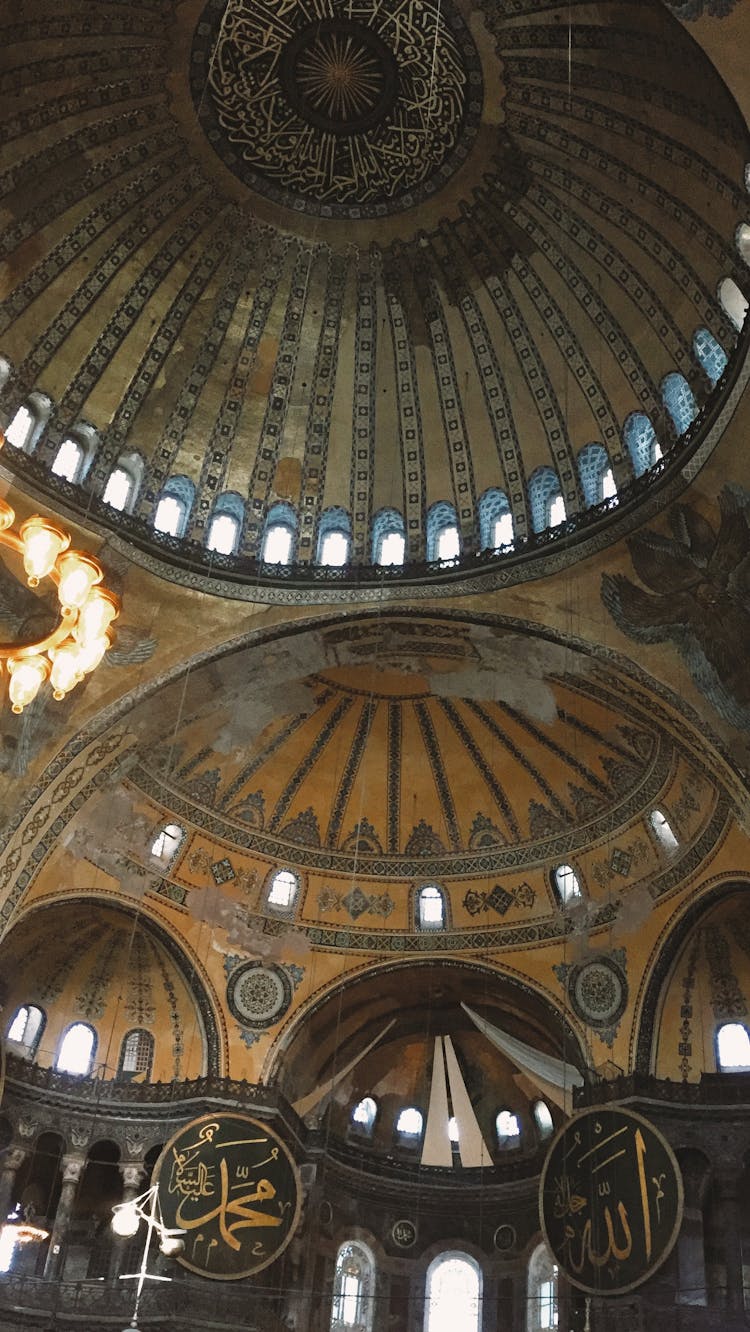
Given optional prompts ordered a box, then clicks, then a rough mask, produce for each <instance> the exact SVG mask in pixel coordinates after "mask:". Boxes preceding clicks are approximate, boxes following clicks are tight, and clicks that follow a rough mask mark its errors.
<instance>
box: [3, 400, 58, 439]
mask: <svg viewBox="0 0 750 1332" xmlns="http://www.w3.org/2000/svg"><path fill="white" fill-rule="evenodd" d="M51 411H52V403H51V401H50V399H49V398H48V397H47V396H46V395H45V394H44V393H36V392H35V393H30V394H29V396H28V398H27V399H26V402H24V403H22V405H21V406H20V407H19V408H18V411H17V412H16V414H15V416H14V417H13V418H12V420H11V421H10V422H9V424H8V428H7V429H6V431H5V442H6V444H10V445H12V447H13V448H14V449H20V450H22V452H23V453H33V451H34V449H35V447H36V444H37V440H38V439H39V436H40V435H41V434H42V431H43V430H44V427H45V426H46V424H47V421H48V420H49V416H50V412H51Z"/></svg>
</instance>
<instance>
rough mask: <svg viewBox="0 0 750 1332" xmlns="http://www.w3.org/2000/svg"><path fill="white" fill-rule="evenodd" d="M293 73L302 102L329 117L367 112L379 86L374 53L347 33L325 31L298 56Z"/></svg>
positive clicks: (350, 116) (380, 80)
mask: <svg viewBox="0 0 750 1332" xmlns="http://www.w3.org/2000/svg"><path fill="white" fill-rule="evenodd" d="M296 72H297V82H298V85H299V89H300V92H301V93H302V95H303V96H304V97H305V99H306V101H307V102H308V103H309V104H310V106H312V107H313V108H314V109H315V110H316V111H319V112H322V113H323V114H324V115H325V116H327V117H328V118H329V119H331V120H341V121H347V120H353V119H357V118H359V117H361V116H364V115H367V113H368V111H371V110H372V108H373V107H374V106H375V105H376V104H377V102H378V99H379V97H380V94H381V92H382V88H383V75H382V70H381V68H380V66H379V63H378V61H377V59H376V57H375V55H374V54H373V53H372V52H371V51H368V50H367V49H366V48H365V47H364V46H363V45H361V43H359V42H358V41H357V40H356V39H355V38H354V37H353V36H352V35H351V34H339V33H328V34H326V35H325V36H321V37H320V38H318V40H317V41H316V42H315V43H314V44H313V45H311V46H310V47H308V49H307V50H306V51H304V52H302V53H301V55H300V56H299V59H298V61H297V71H296Z"/></svg>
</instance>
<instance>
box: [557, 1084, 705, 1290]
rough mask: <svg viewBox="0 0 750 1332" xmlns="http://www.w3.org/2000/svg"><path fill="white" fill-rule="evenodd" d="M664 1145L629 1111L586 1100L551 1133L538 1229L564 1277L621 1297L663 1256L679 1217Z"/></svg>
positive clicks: (677, 1184) (674, 1171) (678, 1181)
mask: <svg viewBox="0 0 750 1332" xmlns="http://www.w3.org/2000/svg"><path fill="white" fill-rule="evenodd" d="M682 1204H683V1195H682V1177H681V1175H680V1168H679V1166H678V1164H677V1161H676V1160H675V1157H674V1154H673V1152H672V1149H671V1147H670V1146H669V1143H668V1142H666V1141H665V1139H664V1138H663V1137H662V1135H661V1133H659V1131H658V1130H657V1129H656V1128H655V1127H654V1125H653V1124H651V1123H649V1121H648V1120H647V1119H644V1118H643V1116H642V1115H638V1114H636V1113H635V1112H634V1111H632V1110H623V1109H621V1108H620V1107H618V1106H606V1105H602V1106H594V1107H593V1108H592V1109H590V1110H584V1111H582V1112H581V1113H580V1114H578V1115H574V1116H573V1118H572V1119H570V1120H568V1123H567V1124H566V1125H565V1127H564V1128H563V1129H561V1131H560V1132H559V1133H558V1134H557V1136H556V1137H555V1139H554V1140H553V1142H552V1145H551V1147H550V1149H549V1152H548V1154H547V1159H546V1161H545V1163H544V1169H543V1170H542V1178H541V1182H540V1186H539V1214H540V1218H541V1224H542V1230H543V1232H544V1236H545V1238H546V1240H547V1243H548V1244H549V1247H550V1249H551V1250H552V1253H553V1254H554V1257H555V1261H556V1262H557V1263H558V1265H559V1267H560V1268H561V1270H562V1271H563V1272H564V1273H565V1275H566V1276H567V1278H568V1280H569V1281H571V1282H572V1283H573V1285H574V1286H577V1287H578V1289H579V1290H584V1291H586V1292H587V1294H589V1295H622V1294H624V1293H625V1292H626V1291H629V1290H633V1289H634V1288H635V1287H636V1286H640V1285H641V1283H642V1282H643V1281H645V1280H646V1279H647V1278H648V1277H650V1276H651V1274H652V1272H655V1271H656V1269H657V1268H658V1267H660V1266H661V1264H662V1263H663V1262H664V1260H665V1258H666V1257H667V1255H668V1254H669V1252H670V1250H671V1249H672V1246H673V1244H674V1242H675V1240H676V1239H677V1235H678V1233H679V1229H680V1225H681V1222H682Z"/></svg>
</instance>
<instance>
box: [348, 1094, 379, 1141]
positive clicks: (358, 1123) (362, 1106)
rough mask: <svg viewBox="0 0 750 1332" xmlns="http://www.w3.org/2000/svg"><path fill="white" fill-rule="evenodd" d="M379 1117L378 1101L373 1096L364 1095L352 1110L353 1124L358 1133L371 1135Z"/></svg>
mask: <svg viewBox="0 0 750 1332" xmlns="http://www.w3.org/2000/svg"><path fill="white" fill-rule="evenodd" d="M377 1117H378V1103H377V1101H376V1100H375V1099H374V1098H373V1097H372V1096H363V1097H362V1100H361V1101H358V1102H357V1104H356V1105H355V1107H354V1109H353V1110H352V1125H353V1127H354V1128H355V1129H356V1131H357V1132H358V1133H364V1134H366V1135H367V1137H369V1136H370V1134H371V1133H372V1130H373V1129H374V1127H375V1120H376V1119H377Z"/></svg>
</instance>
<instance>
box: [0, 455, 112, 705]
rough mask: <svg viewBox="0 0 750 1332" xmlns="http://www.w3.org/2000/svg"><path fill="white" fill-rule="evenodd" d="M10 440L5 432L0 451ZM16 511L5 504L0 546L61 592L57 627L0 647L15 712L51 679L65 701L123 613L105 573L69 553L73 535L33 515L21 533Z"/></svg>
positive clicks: (31, 580)
mask: <svg viewBox="0 0 750 1332" xmlns="http://www.w3.org/2000/svg"><path fill="white" fill-rule="evenodd" d="M4 443H5V436H4V435H2V434H0V448H2V446H3V444H4ZM15 521H16V515H15V511H14V510H13V509H12V508H11V506H10V504H8V503H6V501H5V500H0V546H5V547H6V548H7V549H9V550H12V551H15V552H16V554H18V555H20V556H21V557H22V559H23V567H24V571H25V573H26V580H27V582H28V585H29V587H37V586H38V584H39V583H40V582H41V581H42V579H44V578H49V580H50V582H51V583H53V584H54V586H55V587H56V588H57V597H58V603H59V613H58V623H57V625H56V626H55V628H54V629H53V630H52V632H51V633H49V634H46V635H45V637H44V638H40V639H38V640H37V641H36V642H32V643H0V670H1V669H2V664H3V662H4V663H5V667H6V669H7V672H8V695H9V697H10V701H11V705H12V708H13V711H14V712H23V710H24V708H25V707H27V705H28V704H29V703H31V702H32V701H33V699H35V698H36V696H37V694H38V692H39V690H40V688H41V686H42V685H43V684H44V683H45V681H46V680H49V682H50V685H51V686H52V692H53V694H54V697H55V698H56V699H62V698H64V697H65V695H66V694H68V693H70V691H71V689H74V688H75V686H76V685H77V684H78V683H79V682H80V681H81V680H82V679H83V678H84V676H86V675H89V674H90V673H91V672H92V671H93V670H95V669H96V667H97V666H98V665H99V663H100V661H101V660H102V658H103V656H104V654H105V652H106V651H107V649H108V648H109V647H110V644H111V638H110V635H109V633H108V629H109V626H110V625H111V623H112V621H113V620H114V619H116V617H117V615H118V614H119V611H120V603H119V601H118V599H117V597H116V596H115V595H114V593H112V592H109V591H108V590H107V588H105V587H102V586H101V582H102V579H103V577H104V572H103V570H102V568H101V566H100V565H99V564H98V563H97V562H96V560H95V559H92V557H91V556H90V555H86V554H84V553H83V552H82V551H78V550H71V549H70V535H69V534H68V533H67V532H64V531H63V530H62V529H61V528H59V527H56V526H55V524H54V523H51V522H49V520H48V519H47V518H42V517H41V516H40V515H39V514H32V516H31V517H30V518H26V519H25V520H24V521H23V522H22V523H21V524H20V526H19V527H18V528H17V529H16V527H15V526H14V524H15Z"/></svg>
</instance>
